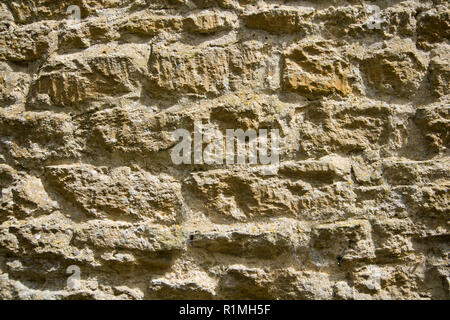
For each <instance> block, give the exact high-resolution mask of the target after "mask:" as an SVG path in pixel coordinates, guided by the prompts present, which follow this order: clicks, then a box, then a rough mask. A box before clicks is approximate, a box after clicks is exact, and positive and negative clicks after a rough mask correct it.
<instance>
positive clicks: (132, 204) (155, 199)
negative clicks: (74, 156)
mask: <svg viewBox="0 0 450 320" xmlns="http://www.w3.org/2000/svg"><path fill="white" fill-rule="evenodd" d="M46 175H47V178H48V179H49V182H50V183H51V184H52V185H53V186H54V187H55V188H56V189H57V190H58V191H59V192H60V193H61V194H62V195H63V196H64V197H65V198H66V199H68V200H70V201H72V202H74V203H76V204H77V205H78V206H80V207H81V208H83V209H84V210H85V211H86V212H87V213H88V214H89V215H90V216H92V217H96V218H101V217H104V218H105V217H109V216H111V217H116V218H118V219H120V218H122V219H133V220H137V219H144V218H150V220H151V221H157V222H163V223H175V222H176V221H177V220H178V219H179V218H180V213H181V198H180V187H179V184H178V183H176V182H175V181H174V180H173V179H171V178H170V177H168V176H164V175H161V176H159V177H158V176H154V175H151V174H149V173H148V172H145V171H143V170H140V169H139V168H136V167H132V168H129V167H117V168H108V167H94V166H90V165H62V166H51V167H47V168H46Z"/></svg>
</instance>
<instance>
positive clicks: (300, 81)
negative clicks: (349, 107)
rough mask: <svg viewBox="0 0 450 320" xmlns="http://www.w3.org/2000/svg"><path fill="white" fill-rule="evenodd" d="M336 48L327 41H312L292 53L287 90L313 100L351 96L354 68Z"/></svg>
mask: <svg viewBox="0 0 450 320" xmlns="http://www.w3.org/2000/svg"><path fill="white" fill-rule="evenodd" d="M332 46H333V44H332V43H328V42H327V41H323V40H318V41H316V40H311V41H303V42H302V43H300V44H298V45H295V46H294V47H292V48H290V49H288V51H287V52H286V53H285V55H284V56H285V58H284V67H283V77H282V86H283V89H284V90H286V91H295V92H298V93H299V94H301V95H304V96H305V97H307V98H311V99H314V98H317V97H319V96H327V95H330V94H339V95H343V96H346V95H348V94H349V93H350V92H351V91H352V89H351V85H350V79H349V78H350V77H351V68H350V64H349V63H348V62H347V61H346V60H345V59H344V58H340V57H339V53H338V52H337V50H334V49H332Z"/></svg>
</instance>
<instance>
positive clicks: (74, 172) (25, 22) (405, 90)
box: [0, 0, 450, 299]
mask: <svg viewBox="0 0 450 320" xmlns="http://www.w3.org/2000/svg"><path fill="white" fill-rule="evenodd" d="M366 4H367V3H366ZM366 4H364V3H362V2H360V1H325V0H312V1H310V2H306V1H298V2H293V1H256V0H254V1H253V0H242V1H238V0H187V1H184V0H154V1H150V0H137V1H132V0H70V1H66V0H54V1H52V0H1V1H0V16H1V22H0V163H1V164H0V188H1V194H0V196H1V200H0V298H2V299H9V298H21V299H39V298H51V299H61V298H89V299H92V298H95V299H98V298H115V299H128V298H131V299H153V298H163V299H167V298H181V299H182V298H207V299H210V298H258V299H259V298H261V299H265V298H269V299H351V298H358V299H370V298H389V299H390V298H393V299H404V298H419V299H449V297H450V296H449V294H450V291H449V290H450V289H449V285H450V268H449V261H450V258H449V244H450V241H449V240H450V233H449V212H450V210H449V209H450V208H449V186H450V180H449V177H450V170H449V169H450V168H449V166H450V163H449V149H448V147H449V140H450V136H449V119H450V117H449V105H450V104H449V102H450V95H449V93H450V90H449V79H450V53H449V52H450V51H449V48H450V43H449V40H450V26H449V21H450V19H449V13H450V9H449V4H448V2H447V1H440V0H435V1H420V0H408V1H400V0H389V1H376V2H372V4H376V5H377V6H378V7H379V8H380V9H381V13H380V17H381V18H382V20H383V22H382V23H381V24H380V28H379V29H377V28H372V29H370V28H369V25H368V21H370V19H371V14H370V13H368V11H367V5H366ZM72 5H74V6H78V7H79V8H80V18H81V20H77V19H76V11H74V13H73V14H72V15H70V14H67V9H68V7H69V6H72ZM194 121H202V122H203V123H205V124H206V123H209V125H211V126H213V127H215V128H218V129H220V130H221V131H222V132H224V130H225V129H226V128H233V129H238V128H242V129H244V130H247V129H255V130H258V129H260V128H267V129H278V130H279V132H280V138H281V142H280V148H281V151H280V168H279V171H278V174H277V175H263V174H261V166H260V165H253V166H245V165H244V166H242V165H235V166H230V165H228V166H227V165H174V164H173V162H172V161H171V157H170V153H171V150H172V148H173V147H174V146H175V145H176V143H177V141H176V140H175V139H174V138H173V136H172V132H173V131H174V130H176V129H179V128H184V129H187V130H189V131H191V132H192V131H193V124H194ZM69 266H72V267H70V270H75V274H74V275H72V276H71V275H70V274H68V273H67V272H66V271H67V268H68V267H69ZM78 269H79V271H80V274H79V280H77V272H76V271H77V270H78ZM72 279H74V280H72ZM68 280H69V281H68Z"/></svg>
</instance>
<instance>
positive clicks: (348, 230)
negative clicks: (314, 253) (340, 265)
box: [312, 220, 375, 262]
mask: <svg viewBox="0 0 450 320" xmlns="http://www.w3.org/2000/svg"><path fill="white" fill-rule="evenodd" d="M312 244H313V246H314V248H317V249H319V250H321V251H323V252H326V253H327V255H328V256H329V257H331V258H335V259H336V260H337V261H338V262H340V261H343V262H346V261H352V260H359V259H363V260H368V259H369V260H370V259H373V258H375V248H374V245H373V242H372V235H371V226H370V223H368V222H367V221H364V220H348V221H340V222H335V223H329V224H320V225H317V226H314V227H313V229H312Z"/></svg>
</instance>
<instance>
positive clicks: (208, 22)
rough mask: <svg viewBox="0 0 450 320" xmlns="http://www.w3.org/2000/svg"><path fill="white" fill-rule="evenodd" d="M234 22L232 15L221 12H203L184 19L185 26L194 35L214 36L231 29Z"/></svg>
mask: <svg viewBox="0 0 450 320" xmlns="http://www.w3.org/2000/svg"><path fill="white" fill-rule="evenodd" d="M233 20H236V19H235V17H234V16H232V15H231V14H225V13H221V12H219V11H202V12H200V13H198V14H192V15H190V16H189V17H187V18H186V19H184V20H183V26H184V28H185V29H186V30H188V31H189V32H191V33H194V34H195V33H199V34H212V33H217V32H220V31H224V30H229V29H231V24H232V22H233Z"/></svg>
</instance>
